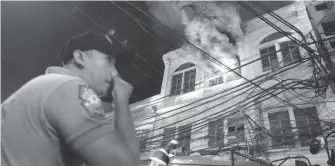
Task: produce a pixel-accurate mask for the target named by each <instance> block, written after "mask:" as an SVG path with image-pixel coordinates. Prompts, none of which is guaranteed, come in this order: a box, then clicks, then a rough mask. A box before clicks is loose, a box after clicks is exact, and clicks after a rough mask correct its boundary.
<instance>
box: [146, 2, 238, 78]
mask: <svg viewBox="0 0 335 166" xmlns="http://www.w3.org/2000/svg"><path fill="white" fill-rule="evenodd" d="M153 4H154V5H153ZM148 6H149V9H150V11H151V13H152V14H153V15H154V16H155V17H156V18H157V19H158V20H160V21H161V22H163V23H164V24H165V25H168V26H170V28H174V29H178V30H181V29H182V30H183V32H184V35H185V37H186V38H187V39H188V40H189V41H190V42H191V43H193V44H194V45H196V46H197V47H199V48H201V49H202V50H205V51H206V52H207V53H209V54H210V55H211V56H212V57H214V58H215V59H217V60H219V61H220V62H222V63H223V64H225V65H226V66H228V67H229V68H235V67H238V63H239V62H238V55H237V45H236V42H237V41H238V40H239V39H240V38H241V37H243V32H242V29H241V19H240V16H239V13H238V10H237V8H236V7H235V6H234V5H232V4H231V3H230V2H194V1H185V2H154V3H151V4H148ZM183 47H184V49H186V50H187V51H190V52H192V53H193V55H194V57H195V60H196V61H197V62H198V65H200V66H201V67H202V68H203V69H206V70H207V71H209V72H210V73H212V72H213V71H214V70H220V71H222V72H225V71H227V69H225V68H224V67H222V65H220V64H218V63H213V61H210V60H209V58H208V56H207V55H206V54H204V53H203V52H201V51H199V50H198V49H196V48H194V46H192V45H189V44H187V43H185V45H184V46H183Z"/></svg>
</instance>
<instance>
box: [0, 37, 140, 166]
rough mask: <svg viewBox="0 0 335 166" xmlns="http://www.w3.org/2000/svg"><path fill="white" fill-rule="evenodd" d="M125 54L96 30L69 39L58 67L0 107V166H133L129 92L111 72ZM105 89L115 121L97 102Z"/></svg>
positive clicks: (135, 162) (135, 151) (136, 157)
mask: <svg viewBox="0 0 335 166" xmlns="http://www.w3.org/2000/svg"><path fill="white" fill-rule="evenodd" d="M129 51H130V50H129V49H128V48H123V47H121V46H119V45H118V43H117V42H114V41H113V40H111V38H110V37H109V36H107V35H104V34H100V33H96V32H86V33H84V34H81V35H78V36H75V37H73V38H71V39H70V40H69V41H68V42H67V44H66V47H65V49H64V54H63V55H64V56H63V63H64V66H63V67H49V68H47V70H46V74H45V75H41V76H38V77H36V78H34V79H32V80H30V81H29V82H28V83H26V84H25V85H23V86H22V87H21V88H20V89H19V90H17V91H16V92H15V93H14V94H12V95H11V96H10V97H9V98H8V99H7V100H5V101H4V102H3V104H2V105H1V108H2V113H3V114H2V116H3V118H2V120H3V121H2V142H1V151H2V163H1V165H3V166H77V165H82V164H83V163H86V164H87V165H92V166H107V165H108V166H111V165H115V166H138V165H139V142H138V141H137V139H136V133H135V130H134V123H133V121H132V117H131V114H130V111H129V104H128V100H129V97H130V95H131V93H132V89H133V88H132V86H131V85H130V84H128V83H127V82H126V81H124V80H122V78H120V77H119V76H118V72H117V70H116V68H115V64H116V62H117V63H120V61H122V60H123V59H127V56H131V55H132V54H129ZM116 57H117V58H116ZM110 85H112V86H113V88H112V92H111V93H113V97H114V101H113V102H114V104H115V107H116V110H115V118H114V119H115V121H114V122H112V121H110V120H107V118H106V117H105V114H104V110H103V106H102V101H101V100H100V97H102V96H105V95H107V94H106V93H108V89H109V87H110Z"/></svg>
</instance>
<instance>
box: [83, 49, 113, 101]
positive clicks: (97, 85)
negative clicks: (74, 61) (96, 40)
mask: <svg viewBox="0 0 335 166" xmlns="http://www.w3.org/2000/svg"><path fill="white" fill-rule="evenodd" d="M84 53H85V54H86V56H83V67H84V68H83V73H84V77H85V79H86V81H87V83H89V85H91V88H92V89H93V90H94V91H95V92H96V93H97V94H98V95H99V96H105V95H106V94H107V91H108V88H109V86H110V84H112V81H113V80H112V76H113V75H116V74H117V70H116V69H115V58H113V57H112V56H109V55H106V54H104V53H101V52H99V51H97V50H90V51H85V52H84Z"/></svg>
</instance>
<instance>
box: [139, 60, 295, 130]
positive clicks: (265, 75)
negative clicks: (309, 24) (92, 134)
mask: <svg viewBox="0 0 335 166" xmlns="http://www.w3.org/2000/svg"><path fill="white" fill-rule="evenodd" d="M293 64H295V65H294V66H290V67H289V66H285V67H282V68H279V69H278V70H280V69H283V68H286V69H284V70H282V71H281V72H280V73H282V72H285V71H287V70H289V69H292V68H294V67H296V66H298V63H297V62H296V63H292V64H291V65H293ZM270 74H271V73H268V74H264V75H262V76H260V77H257V78H255V79H254V80H257V79H260V78H262V79H263V80H260V81H257V82H261V81H266V79H267V77H270ZM277 74H279V72H278V73H277ZM274 75H276V74H274ZM274 75H272V76H271V77H273V76H274ZM263 77H265V78H263ZM246 83H247V82H245V83H243V84H239V85H238V86H236V87H234V88H231V89H228V90H224V91H223V92H220V93H217V94H215V95H212V96H209V97H206V98H202V99H200V100H197V101H195V102H192V103H190V104H187V105H185V106H181V107H178V108H176V109H172V110H170V111H166V112H164V113H162V114H159V115H158V116H161V115H164V114H167V113H171V112H173V111H177V110H179V109H181V108H184V107H187V106H190V105H192V104H194V103H198V102H200V101H203V100H207V99H209V98H211V97H214V96H217V95H223V94H222V93H225V92H228V91H230V90H234V89H236V88H238V87H240V86H242V85H244V84H246ZM249 86H251V85H250V84H249V85H247V86H246V87H243V88H242V89H245V88H248V87H249ZM242 89H237V90H235V91H233V92H231V93H229V94H232V93H235V92H237V91H240V90H242ZM229 94H225V96H228V95H229ZM218 99H220V97H217V98H215V99H212V100H210V101H206V102H205V103H202V104H200V105H197V106H194V107H191V108H189V109H187V110H184V111H180V112H178V113H176V114H173V115H171V116H174V115H177V114H181V113H184V112H186V111H189V110H192V109H194V108H197V107H199V106H202V105H204V104H207V103H208V102H212V101H216V100H218ZM231 99H232V98H231ZM226 101H229V100H226ZM226 101H224V102H226ZM169 117H170V116H169ZM150 118H152V117H150ZM150 118H148V119H150ZM166 118H168V117H166ZM166 118H163V119H166ZM160 120H162V119H160ZM147 124H151V123H147ZM147 124H143V125H141V126H144V125H147ZM141 126H138V127H141Z"/></svg>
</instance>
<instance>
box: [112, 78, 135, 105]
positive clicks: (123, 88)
mask: <svg viewBox="0 0 335 166" xmlns="http://www.w3.org/2000/svg"><path fill="white" fill-rule="evenodd" d="M113 80H114V88H113V92H112V93H113V96H114V97H115V98H118V99H126V100H128V99H129V97H130V95H131V94H132V92H133V89H134V88H133V86H131V85H130V84H129V83H128V82H126V81H125V80H123V79H122V78H121V77H120V76H119V75H116V76H114V77H113Z"/></svg>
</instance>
